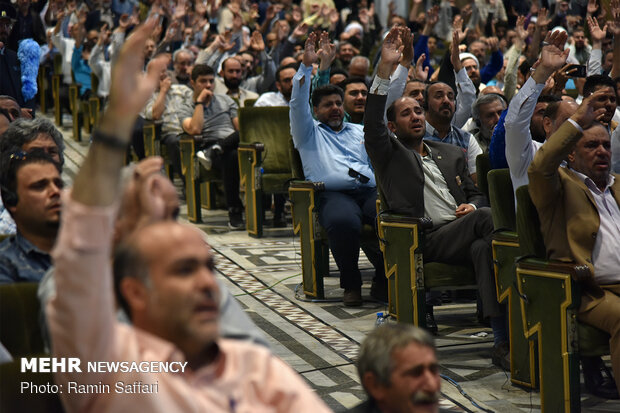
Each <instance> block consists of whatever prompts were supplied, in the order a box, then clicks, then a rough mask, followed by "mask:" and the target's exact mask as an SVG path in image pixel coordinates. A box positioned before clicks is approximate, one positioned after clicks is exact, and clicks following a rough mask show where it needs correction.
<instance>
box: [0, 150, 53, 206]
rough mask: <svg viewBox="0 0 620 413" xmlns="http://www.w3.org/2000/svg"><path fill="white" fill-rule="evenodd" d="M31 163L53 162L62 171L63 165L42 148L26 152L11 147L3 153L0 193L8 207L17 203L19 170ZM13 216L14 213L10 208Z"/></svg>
mask: <svg viewBox="0 0 620 413" xmlns="http://www.w3.org/2000/svg"><path fill="white" fill-rule="evenodd" d="M31 163H51V164H52V165H54V166H55V167H56V170H58V173H59V174H60V173H61V167H60V165H59V164H57V163H56V162H54V159H52V157H51V156H49V155H48V154H47V152H45V150H43V149H41V148H35V149H33V150H31V151H30V152H24V151H22V150H21V148H20V147H14V148H10V150H8V151H7V152H3V153H2V170H1V172H0V183H1V184H2V185H0V188H1V189H0V194H1V196H2V201H3V202H4V205H6V206H7V207H14V206H15V205H17V203H18V201H19V198H18V196H17V172H18V171H19V170H20V169H21V168H23V167H24V166H26V165H29V164H31ZM9 213H10V214H11V216H12V215H13V214H12V213H11V211H10V210H9Z"/></svg>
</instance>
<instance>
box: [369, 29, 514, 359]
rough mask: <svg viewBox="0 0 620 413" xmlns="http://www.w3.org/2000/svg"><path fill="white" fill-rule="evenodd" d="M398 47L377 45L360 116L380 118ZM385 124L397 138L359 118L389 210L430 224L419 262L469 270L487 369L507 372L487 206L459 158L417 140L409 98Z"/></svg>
mask: <svg viewBox="0 0 620 413" xmlns="http://www.w3.org/2000/svg"><path fill="white" fill-rule="evenodd" d="M400 44H401V42H400V39H399V38H398V32H397V31H396V30H391V31H390V33H389V34H388V36H387V37H386V38H385V40H384V43H383V49H382V51H381V61H380V63H379V66H378V68H377V77H375V80H374V83H373V85H372V86H371V88H370V94H369V95H368V103H367V106H366V111H367V113H383V111H384V107H385V102H386V99H387V91H388V88H389V82H390V81H389V77H390V72H391V70H392V67H393V65H394V64H395V63H396V62H398V59H400V52H399V47H400ZM456 53H458V48H457V47H453V50H452V54H453V56H454V55H455V54H456ZM446 106H447V103H446ZM387 119H388V125H387V127H388V128H389V129H390V131H392V132H393V133H394V134H395V136H396V138H393V137H390V136H389V135H388V131H387V128H386V125H385V123H384V121H383V119H382V117H380V116H366V117H365V118H364V132H365V135H364V138H365V141H366V150H367V151H368V155H369V156H370V159H371V161H372V165H373V167H374V169H375V171H376V174H377V179H378V181H379V186H380V187H381V188H382V190H383V196H384V197H385V200H386V203H387V204H388V209H389V210H391V211H395V212H396V213H401V214H406V215H411V216H414V217H430V218H431V219H432V222H433V227H432V229H431V230H430V231H428V232H427V233H426V239H425V244H424V260H425V261H428V262H443V263H446V264H472V265H473V267H474V269H475V273H476V280H477V284H478V294H479V296H480V299H481V301H482V309H483V315H484V317H485V318H486V317H489V318H490V322H491V327H492V329H493V334H494V341H495V346H494V349H493V353H492V358H493V363H494V364H497V365H499V366H501V367H503V368H505V369H510V367H509V366H510V365H509V363H508V360H507V359H506V358H505V357H506V355H507V354H508V332H507V329H506V319H505V316H504V314H503V312H502V309H501V306H500V305H499V303H498V302H497V297H496V288H495V275H494V271H493V257H492V252H491V236H492V233H493V221H492V219H491V210H490V209H489V208H485V207H486V206H487V200H486V198H485V197H484V195H482V193H481V192H480V191H478V189H477V188H476V186H475V185H474V183H473V182H472V180H471V178H470V177H469V172H468V169H467V161H466V159H465V156H464V154H463V151H462V150H461V149H460V148H458V147H456V146H455V145H447V144H443V143H441V142H434V141H427V140H423V138H424V135H425V125H426V123H425V119H424V112H423V110H422V108H421V107H420V104H419V103H418V101H417V100H415V99H413V98H410V97H402V98H400V99H397V100H396V101H395V102H394V103H393V104H392V105H390V107H389V108H388V110H387ZM403 177H406V179H403Z"/></svg>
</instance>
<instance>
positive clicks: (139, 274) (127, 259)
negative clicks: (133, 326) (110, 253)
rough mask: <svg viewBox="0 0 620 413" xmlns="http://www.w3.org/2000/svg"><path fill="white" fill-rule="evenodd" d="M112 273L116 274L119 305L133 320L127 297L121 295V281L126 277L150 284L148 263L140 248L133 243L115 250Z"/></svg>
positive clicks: (115, 281) (125, 242)
mask: <svg viewBox="0 0 620 413" xmlns="http://www.w3.org/2000/svg"><path fill="white" fill-rule="evenodd" d="M112 273H113V274H114V292H115V293H116V299H117V300H118V303H119V305H120V306H121V308H122V309H123V310H124V311H125V313H126V314H127V316H128V317H129V318H130V319H131V309H130V308H129V304H128V303H127V300H125V297H124V296H123V294H122V293H121V281H122V280H123V278H125V277H134V278H138V279H140V280H142V281H143V282H144V283H147V282H148V263H147V262H146V260H145V259H144V257H143V256H142V254H141V253H140V250H139V248H138V247H137V246H136V245H135V242H132V241H131V239H130V240H128V241H124V242H121V243H120V244H119V245H118V246H117V247H116V248H115V249H114V260H113V263H112Z"/></svg>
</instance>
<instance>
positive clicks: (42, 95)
mask: <svg viewBox="0 0 620 413" xmlns="http://www.w3.org/2000/svg"><path fill="white" fill-rule="evenodd" d="M48 87H49V85H48V83H47V66H46V65H41V66H39V72H38V73H37V89H38V93H39V110H40V111H41V113H46V112H47V90H48Z"/></svg>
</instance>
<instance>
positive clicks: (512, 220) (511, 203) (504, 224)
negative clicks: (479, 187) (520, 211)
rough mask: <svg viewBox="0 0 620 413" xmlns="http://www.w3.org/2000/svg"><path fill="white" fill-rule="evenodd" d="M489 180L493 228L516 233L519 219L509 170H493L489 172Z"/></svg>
mask: <svg viewBox="0 0 620 413" xmlns="http://www.w3.org/2000/svg"><path fill="white" fill-rule="evenodd" d="M487 180H488V184H489V202H490V203H491V215H492V216H493V226H494V227H495V229H496V230H498V229H502V230H508V231H515V230H516V228H517V223H516V220H517V217H516V216H515V200H514V192H513V190H512V180H511V179H510V171H509V170H508V169H493V170H491V171H489V173H488V175H487Z"/></svg>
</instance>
